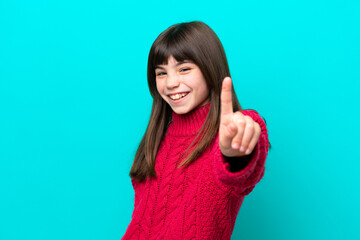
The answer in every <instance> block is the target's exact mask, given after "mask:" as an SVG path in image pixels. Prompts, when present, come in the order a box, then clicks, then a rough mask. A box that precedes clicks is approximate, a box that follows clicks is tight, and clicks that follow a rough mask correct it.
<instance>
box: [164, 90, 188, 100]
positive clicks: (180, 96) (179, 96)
mask: <svg viewBox="0 0 360 240" xmlns="http://www.w3.org/2000/svg"><path fill="white" fill-rule="evenodd" d="M186 95H188V92H187V93H177V94H171V95H168V96H169V97H170V98H171V99H172V100H179V99H181V98H183V97H185V96H186Z"/></svg>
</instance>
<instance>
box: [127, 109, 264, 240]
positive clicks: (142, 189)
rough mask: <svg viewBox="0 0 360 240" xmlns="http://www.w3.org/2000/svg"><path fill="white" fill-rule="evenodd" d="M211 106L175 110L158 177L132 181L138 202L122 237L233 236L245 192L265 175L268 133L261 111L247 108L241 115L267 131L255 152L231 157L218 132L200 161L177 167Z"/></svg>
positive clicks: (159, 158)
mask: <svg viewBox="0 0 360 240" xmlns="http://www.w3.org/2000/svg"><path fill="white" fill-rule="evenodd" d="M209 107H210V103H208V104H207V105H204V106H202V107H199V108H197V109H195V110H193V111H192V112H190V113H188V114H184V115H178V114H176V113H174V112H173V114H172V117H173V120H172V122H171V124H170V125H169V127H168V130H167V132H166V134H165V136H164V139H163V140H162V142H161V145H160V148H159V151H158V154H157V157H156V161H155V171H156V174H157V176H156V177H153V178H150V179H149V178H148V179H147V180H146V181H143V182H138V181H136V180H134V179H132V185H133V187H134V190H135V206H134V211H133V214H132V220H131V222H130V224H129V226H128V228H127V230H126V232H125V235H124V236H123V237H122V239H123V240H125V239H126V240H128V239H141V240H142V239H166V240H168V239H216V240H219V239H230V236H231V234H232V232H233V229H234V225H235V220H236V216H237V214H238V212H239V209H240V206H241V204H242V202H243V200H244V197H245V195H247V194H249V193H250V192H251V191H252V189H253V188H254V187H255V184H256V183H258V182H259V181H260V179H261V178H262V177H263V175H264V170H265V159H266V156H267V152H268V147H269V141H268V134H267V130H266V126H265V123H264V121H263V120H262V118H261V117H260V116H259V114H258V113H257V112H255V111H254V110H243V111H241V113H242V114H244V115H249V116H250V117H251V118H252V119H253V120H254V121H256V122H257V123H259V125H260V127H261V131H262V132H261V135H260V137H259V140H258V143H257V144H256V146H255V148H254V150H253V152H252V153H251V154H250V155H248V156H245V157H238V158H226V157H225V156H224V155H222V153H221V151H220V148H219V134H217V136H216V138H214V140H213V142H212V144H211V145H210V146H209V147H208V148H207V149H206V150H205V152H204V153H203V154H202V155H201V156H200V157H199V158H198V159H196V160H195V161H194V162H192V163H190V165H187V166H185V167H182V168H176V166H177V165H176V163H177V159H178V157H179V156H180V155H181V154H182V153H183V152H184V151H185V150H186V149H187V147H188V146H189V145H190V143H191V142H192V140H193V139H194V137H195V136H196V133H197V131H198V130H199V129H200V127H201V126H202V124H203V123H204V121H205V118H206V116H207V113H208V111H209ZM182 160H183V159H182ZM233 171H236V172H233Z"/></svg>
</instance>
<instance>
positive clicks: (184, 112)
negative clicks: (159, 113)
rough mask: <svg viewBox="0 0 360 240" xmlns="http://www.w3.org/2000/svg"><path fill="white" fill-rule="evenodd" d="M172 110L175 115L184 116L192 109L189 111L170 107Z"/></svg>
mask: <svg viewBox="0 0 360 240" xmlns="http://www.w3.org/2000/svg"><path fill="white" fill-rule="evenodd" d="M172 110H173V111H174V112H175V113H177V114H186V113H189V112H191V110H192V109H189V108H187V107H181V108H180V107H179V108H173V107H172Z"/></svg>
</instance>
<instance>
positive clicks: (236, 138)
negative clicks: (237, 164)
mask: <svg viewBox="0 0 360 240" xmlns="http://www.w3.org/2000/svg"><path fill="white" fill-rule="evenodd" d="M231 88H232V82H231V78H230V77H226V78H225V79H224V81H223V83H222V89H221V96H220V98H221V113H220V114H221V115H220V128H219V146H220V150H221V152H222V154H223V155H225V156H227V157H241V156H244V155H248V154H250V153H251V152H252V151H253V149H254V147H255V145H256V143H257V141H258V140H259V136H260V134H261V128H260V125H259V124H258V123H257V122H255V121H254V120H253V119H252V118H251V117H249V116H246V115H243V114H242V113H241V112H240V111H237V112H233V105H232V94H231Z"/></svg>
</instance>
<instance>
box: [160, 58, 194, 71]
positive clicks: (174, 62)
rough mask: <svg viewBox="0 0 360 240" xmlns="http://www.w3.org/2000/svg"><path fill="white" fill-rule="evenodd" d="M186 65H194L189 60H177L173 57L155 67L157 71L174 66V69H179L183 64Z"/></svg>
mask: <svg viewBox="0 0 360 240" xmlns="http://www.w3.org/2000/svg"><path fill="white" fill-rule="evenodd" d="M184 63H194V62H193V61H192V60H188V59H185V60H179V61H178V60H176V59H175V58H174V57H173V56H170V57H169V58H168V59H167V61H166V62H164V63H162V64H158V65H156V66H155V69H157V68H164V67H166V66H172V67H177V66H179V65H181V64H184Z"/></svg>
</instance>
